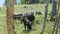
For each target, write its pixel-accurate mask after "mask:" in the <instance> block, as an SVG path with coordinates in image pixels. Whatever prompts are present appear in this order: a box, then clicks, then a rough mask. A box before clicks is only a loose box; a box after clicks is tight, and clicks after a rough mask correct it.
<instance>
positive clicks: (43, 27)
mask: <svg viewBox="0 0 60 34" xmlns="http://www.w3.org/2000/svg"><path fill="white" fill-rule="evenodd" d="M47 12H48V0H46V6H45V14H44V23H43V26H42V31H41V33H40V34H43V33H44V30H45V27H46V26H45V25H46V21H47Z"/></svg>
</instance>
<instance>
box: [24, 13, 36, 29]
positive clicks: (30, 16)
mask: <svg viewBox="0 0 60 34" xmlns="http://www.w3.org/2000/svg"><path fill="white" fill-rule="evenodd" d="M34 20H35V16H34V13H33V12H27V13H26V14H25V15H24V18H23V22H24V28H25V30H26V27H27V29H28V30H31V29H32V24H33V23H32V21H34Z"/></svg>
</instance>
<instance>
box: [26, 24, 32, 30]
mask: <svg viewBox="0 0 60 34" xmlns="http://www.w3.org/2000/svg"><path fill="white" fill-rule="evenodd" d="M27 29H28V30H29V31H30V30H31V29H32V26H31V24H29V23H28V24H27Z"/></svg>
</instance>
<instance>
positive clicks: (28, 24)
mask: <svg viewBox="0 0 60 34" xmlns="http://www.w3.org/2000/svg"><path fill="white" fill-rule="evenodd" d="M23 23H24V28H25V30H26V29H28V30H31V29H32V27H31V22H30V21H29V20H28V19H27V17H26V16H24V17H23Z"/></svg>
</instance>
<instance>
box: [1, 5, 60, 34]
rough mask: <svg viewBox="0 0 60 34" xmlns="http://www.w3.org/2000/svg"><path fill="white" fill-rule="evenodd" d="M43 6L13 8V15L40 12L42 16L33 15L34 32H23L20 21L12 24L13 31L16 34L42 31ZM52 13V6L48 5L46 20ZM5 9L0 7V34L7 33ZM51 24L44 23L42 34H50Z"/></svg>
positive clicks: (16, 6) (30, 33) (31, 32)
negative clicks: (34, 21) (35, 22)
mask: <svg viewBox="0 0 60 34" xmlns="http://www.w3.org/2000/svg"><path fill="white" fill-rule="evenodd" d="M24 6H27V8H24ZM44 6H45V4H33V5H15V6H14V14H16V13H23V14H24V13H26V12H28V11H33V12H36V11H41V12H42V13H43V15H35V17H36V21H37V24H36V27H35V30H31V31H30V32H28V31H24V27H23V24H21V23H20V21H17V22H15V23H14V25H15V31H16V34H40V32H41V29H42V24H43V21H44V12H45V7H44ZM51 11H52V5H51V4H49V5H48V16H47V19H50V15H49V14H50V12H51ZM6 14H7V12H6V7H5V6H4V7H2V8H1V10H0V34H8V31H7V17H6ZM53 24H54V22H50V21H48V22H47V23H46V29H45V31H44V34H51V33H52V30H53ZM59 34H60V29H59Z"/></svg>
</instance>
